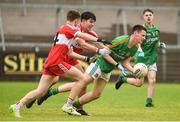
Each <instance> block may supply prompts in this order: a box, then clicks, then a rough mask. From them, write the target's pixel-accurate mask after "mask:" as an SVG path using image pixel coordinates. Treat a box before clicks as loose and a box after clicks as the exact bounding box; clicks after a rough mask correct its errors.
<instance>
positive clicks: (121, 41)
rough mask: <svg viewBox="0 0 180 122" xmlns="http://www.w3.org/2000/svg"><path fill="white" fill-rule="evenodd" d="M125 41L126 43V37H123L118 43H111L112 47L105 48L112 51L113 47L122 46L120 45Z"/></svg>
mask: <svg viewBox="0 0 180 122" xmlns="http://www.w3.org/2000/svg"><path fill="white" fill-rule="evenodd" d="M126 41H128V37H125V38H124V39H121V40H119V41H115V42H112V45H108V46H107V47H108V48H109V49H112V48H113V47H116V46H117V45H120V44H122V43H124V42H126Z"/></svg>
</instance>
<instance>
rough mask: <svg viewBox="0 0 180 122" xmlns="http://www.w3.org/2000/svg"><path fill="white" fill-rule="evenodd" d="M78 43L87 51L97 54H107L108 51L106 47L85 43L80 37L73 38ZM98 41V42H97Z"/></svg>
mask: <svg viewBox="0 0 180 122" xmlns="http://www.w3.org/2000/svg"><path fill="white" fill-rule="evenodd" d="M75 40H76V41H77V42H78V44H79V45H80V46H81V47H82V48H83V49H86V50H88V51H92V52H96V53H98V54H102V55H104V54H109V53H110V51H109V50H108V49H107V48H98V47H95V46H93V45H91V44H89V43H87V42H86V41H85V40H83V39H81V38H76V39H75ZM97 43H98V42H97Z"/></svg>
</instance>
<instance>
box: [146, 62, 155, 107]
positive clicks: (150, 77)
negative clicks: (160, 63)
mask: <svg viewBox="0 0 180 122" xmlns="http://www.w3.org/2000/svg"><path fill="white" fill-rule="evenodd" d="M156 72H157V66H156V63H155V64H152V65H150V66H149V67H148V74H147V78H148V89H147V99H146V105H145V106H146V107H153V106H154V105H153V102H152V97H153V93H154V88H155V84H156Z"/></svg>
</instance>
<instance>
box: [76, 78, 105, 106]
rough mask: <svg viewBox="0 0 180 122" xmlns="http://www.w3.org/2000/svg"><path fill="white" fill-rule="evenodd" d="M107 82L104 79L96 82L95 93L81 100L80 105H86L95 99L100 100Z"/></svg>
mask: <svg viewBox="0 0 180 122" xmlns="http://www.w3.org/2000/svg"><path fill="white" fill-rule="evenodd" d="M106 84H107V82H106V81H105V80H103V79H98V80H95V81H94V86H93V91H92V92H88V93H86V94H84V95H83V96H81V97H80V98H79V104H80V105H84V104H86V103H89V102H91V101H93V100H95V99H98V98H99V97H100V95H101V93H102V92H103V90H104V88H105V86H106Z"/></svg>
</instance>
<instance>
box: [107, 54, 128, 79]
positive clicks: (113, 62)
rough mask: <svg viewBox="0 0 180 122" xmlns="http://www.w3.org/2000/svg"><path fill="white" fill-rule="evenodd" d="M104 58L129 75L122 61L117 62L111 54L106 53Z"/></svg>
mask: <svg viewBox="0 0 180 122" xmlns="http://www.w3.org/2000/svg"><path fill="white" fill-rule="evenodd" d="M104 58H105V59H106V60H107V61H108V62H109V63H110V64H112V65H114V66H115V67H116V68H118V69H119V70H120V71H121V73H122V74H123V75H124V76H126V75H127V73H126V71H125V69H124V67H123V66H122V65H121V64H120V63H118V62H116V61H115V60H114V59H113V58H112V57H111V56H110V55H109V54H106V55H104Z"/></svg>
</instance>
